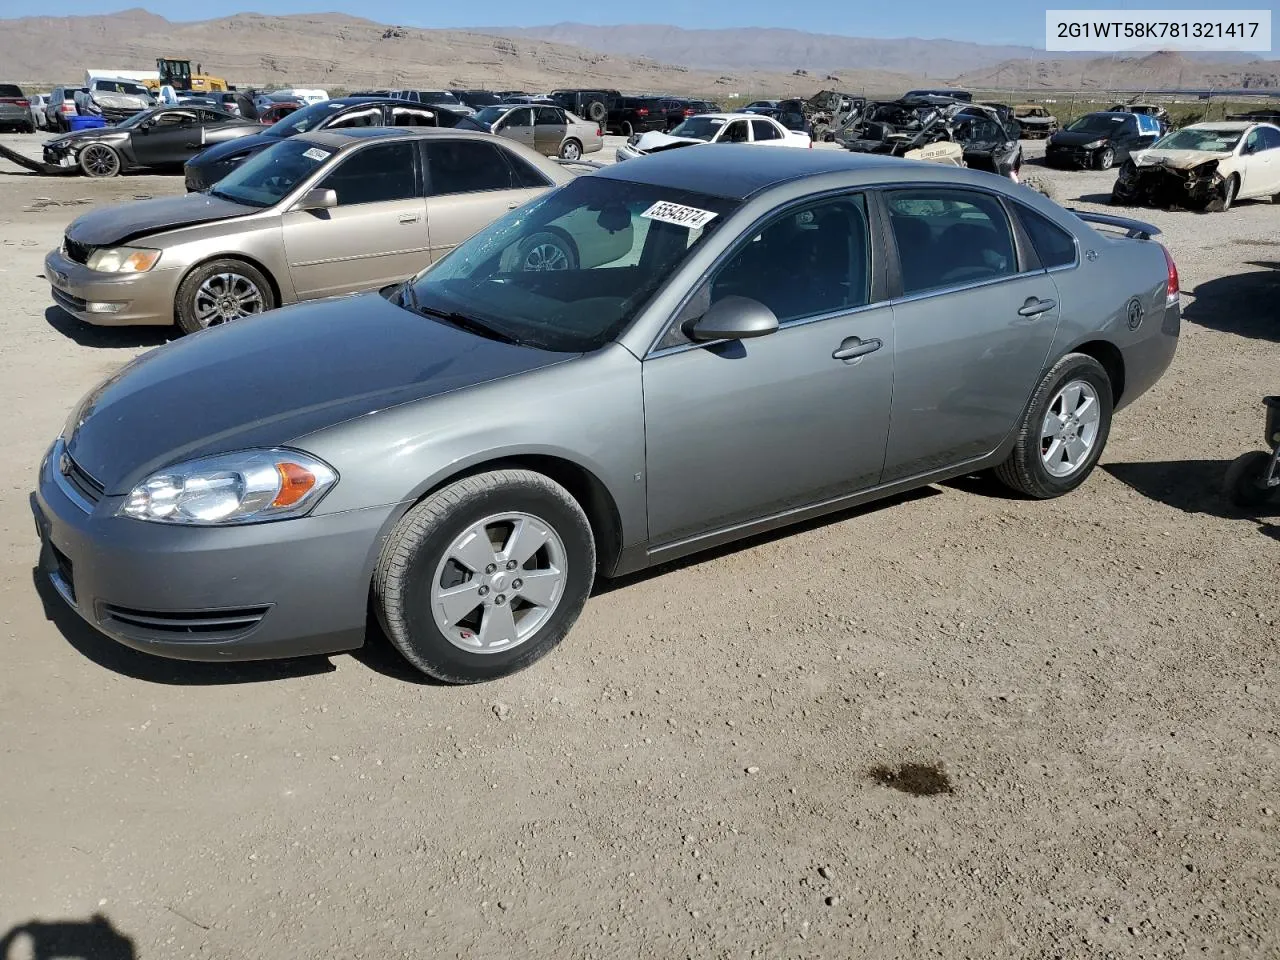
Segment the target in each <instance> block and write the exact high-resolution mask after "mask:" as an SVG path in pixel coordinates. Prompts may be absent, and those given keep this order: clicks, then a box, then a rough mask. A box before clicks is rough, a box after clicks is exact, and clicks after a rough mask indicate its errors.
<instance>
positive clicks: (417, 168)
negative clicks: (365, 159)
mask: <svg viewBox="0 0 1280 960" xmlns="http://www.w3.org/2000/svg"><path fill="white" fill-rule="evenodd" d="M406 142H407V143H413V142H414V141H404V140H399V141H394V142H392V143H380V142H378V141H374V142H372V143H367V144H362V145H361V146H359V147H356V148H355V149H354V150H352V151H351V152H350V153H348V154H347V155H346V156H345V157H343V158H342V159H341V160H339V161H338V162H337V163H336V164H334V165H333V167H332V168H331V169H329V170H328V171H326V172H325V173H324V174H323V175H322V176H321V177H319V178H318V179H317V180H316V181H315V186H317V187H319V186H323V184H324V183H325V181H327V180H328V179H329V178H330V177H331V176H333V175H334V174H335V173H337V172H338V171H340V170H341V169H342V168H343V167H344V166H345V165H346V164H348V163H350V162H351V161H352V160H354V159H356V158H357V157H359V156H360V155H361V154H362V153H366V152H369V151H373V150H377V149H379V148H380V147H394V146H396V145H397V144H401V143H406ZM418 142H421V141H418ZM411 156H412V158H413V194H412V195H411V196H409V197H407V198H406V197H400V198H398V199H394V200H365V201H362V202H361V203H341V202H340V203H339V204H338V207H339V208H342V207H367V206H370V205H371V204H375V203H403V202H404V201H405V200H406V199H408V200H418V199H421V198H422V197H424V196H425V195H426V192H425V190H424V183H423V167H424V164H423V162H422V154H421V151H420V150H413V151H411Z"/></svg>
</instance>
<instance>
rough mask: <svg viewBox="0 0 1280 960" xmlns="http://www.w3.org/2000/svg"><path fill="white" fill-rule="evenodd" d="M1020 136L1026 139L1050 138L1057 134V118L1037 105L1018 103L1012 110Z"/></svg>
mask: <svg viewBox="0 0 1280 960" xmlns="http://www.w3.org/2000/svg"><path fill="white" fill-rule="evenodd" d="M1013 119H1015V120H1017V121H1018V126H1019V128H1020V129H1021V131H1022V135H1023V136H1024V137H1026V138H1028V139H1030V138H1032V137H1035V138H1043V137H1048V136H1052V135H1053V134H1055V133H1057V132H1058V118H1057V117H1055V116H1054V115H1053V114H1051V113H1050V112H1049V111H1048V110H1047V109H1045V108H1044V107H1042V106H1041V105H1040V104H1038V103H1020V104H1018V105H1017V106H1016V107H1014V108H1013Z"/></svg>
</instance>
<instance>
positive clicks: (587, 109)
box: [548, 88, 622, 124]
mask: <svg viewBox="0 0 1280 960" xmlns="http://www.w3.org/2000/svg"><path fill="white" fill-rule="evenodd" d="M548 97H549V98H550V99H551V100H552V101H553V102H554V103H555V104H556V106H558V107H560V108H561V109H562V110H567V111H569V112H570V113H573V114H576V115H577V116H579V117H582V118H583V119H586V120H591V121H592V122H594V123H599V124H603V123H605V122H606V121H607V120H608V119H609V111H610V110H611V109H613V105H614V104H615V103H616V102H617V101H618V100H620V99H621V98H622V94H621V93H619V92H618V91H617V90H599V89H590V88H586V89H583V88H574V89H568V90H552V91H551V93H550V94H548Z"/></svg>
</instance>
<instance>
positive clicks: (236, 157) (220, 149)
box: [183, 96, 488, 192]
mask: <svg viewBox="0 0 1280 960" xmlns="http://www.w3.org/2000/svg"><path fill="white" fill-rule="evenodd" d="M434 126H440V127H455V126H461V127H462V128H463V129H468V130H487V129H488V128H487V127H484V126H483V125H481V124H478V123H476V122H475V121H474V120H472V119H471V118H470V117H463V116H462V115H461V114H457V113H453V112H451V111H448V110H443V109H441V108H439V107H427V106H424V105H423V104H421V103H415V102H413V101H410V100H399V99H396V98H394V97H390V98H388V97H366V96H351V97H339V98H338V99H336V100H323V101H321V102H320V103H313V104H311V105H310V106H307V107H304V108H303V109H301V110H296V111H293V112H291V113H289V114H288V115H287V116H285V117H283V118H281V119H280V120H278V121H276V123H275V124H273V125H272V126H270V127H267V129H265V130H263V129H262V127H261V126H259V127H258V128H257V130H256V131H254V135H253V136H248V137H244V138H241V139H238V140H236V141H235V142H234V143H222V144H218V145H216V146H213V147H210V148H209V149H208V150H205V151H203V152H202V153H199V154H197V155H196V156H194V157H192V158H191V159H190V160H188V161H187V163H186V165H185V166H184V167H183V175H184V177H185V178H186V184H187V189H188V190H190V191H192V192H198V191H203V190H208V189H209V188H210V187H212V186H213V185H214V184H215V183H217V182H218V181H219V180H221V179H222V178H223V177H225V176H226V175H227V174H228V173H230V172H231V171H232V170H234V169H235V168H236V167H237V166H239V165H240V164H241V163H243V162H244V161H245V160H247V159H248V158H249V157H252V156H253V155H254V154H256V153H258V152H259V151H262V150H265V149H266V148H267V147H269V146H271V145H272V144H273V143H277V142H279V141H280V140H284V139H286V138H288V137H292V136H296V135H297V134H299V133H312V132H315V131H317V130H328V129H348V128H354V127H434Z"/></svg>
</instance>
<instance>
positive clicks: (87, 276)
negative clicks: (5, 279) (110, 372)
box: [44, 250, 182, 327]
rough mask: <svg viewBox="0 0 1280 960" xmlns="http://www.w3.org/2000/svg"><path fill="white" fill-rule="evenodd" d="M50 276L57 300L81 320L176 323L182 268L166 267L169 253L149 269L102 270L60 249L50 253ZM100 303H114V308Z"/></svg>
mask: <svg viewBox="0 0 1280 960" xmlns="http://www.w3.org/2000/svg"><path fill="white" fill-rule="evenodd" d="M44 276H45V279H46V280H48V281H49V286H50V292H51V294H52V296H53V300H54V302H55V303H56V304H57V305H58V306H60V307H61V308H62V309H63V310H65V311H67V313H69V314H71V315H72V316H73V317H75V318H76V319H77V320H81V321H83V322H85V323H91V324H94V325H95V326H109V327H120V326H143V325H146V326H167V325H169V324H171V323H173V299H174V297H175V296H176V294H177V292H178V284H179V283H180V282H181V280H182V271H181V270H176V269H166V268H165V266H164V259H163V257H162V258H161V261H160V264H159V265H158V266H157V267H155V268H154V269H152V270H150V271H148V272H147V273H99V272H98V271H96V270H90V269H89V268H88V267H87V266H85V265H84V264H83V263H76V262H75V261H73V260H70V259H68V258H67V257H66V256H65V255H63V253H62V251H60V250H53V251H50V253H49V255H48V256H46V257H45V258H44ZM94 304H111V305H112V307H111V309H112V311H113V312H100V311H102V310H105V309H106V308H97V309H95V308H94V307H93V305H94Z"/></svg>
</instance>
